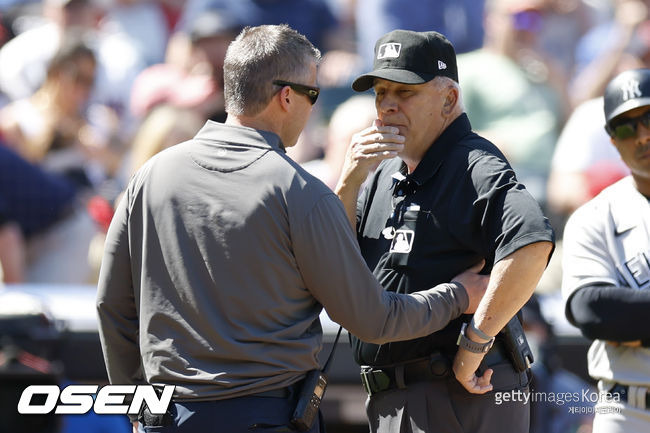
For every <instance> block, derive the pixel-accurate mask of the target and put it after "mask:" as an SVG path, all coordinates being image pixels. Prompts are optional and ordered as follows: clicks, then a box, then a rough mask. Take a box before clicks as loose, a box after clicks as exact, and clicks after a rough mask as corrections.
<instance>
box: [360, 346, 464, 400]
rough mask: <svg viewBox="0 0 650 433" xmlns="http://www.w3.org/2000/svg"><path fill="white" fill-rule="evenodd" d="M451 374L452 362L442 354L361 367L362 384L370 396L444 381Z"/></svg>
mask: <svg viewBox="0 0 650 433" xmlns="http://www.w3.org/2000/svg"><path fill="white" fill-rule="evenodd" d="M450 373H451V360H450V359H449V358H447V357H446V356H444V355H442V354H441V353H435V354H433V355H431V356H428V357H426V358H420V359H416V360H413V361H409V362H405V363H401V364H396V365H390V366H383V367H369V366H362V367H361V383H362V384H363V388H364V389H365V390H366V392H367V393H368V395H373V394H376V393H378V392H381V391H387V390H389V389H396V388H406V387H407V386H408V385H412V384H414V383H417V382H424V381H428V380H435V379H442V378H445V377H447V376H449V374H450Z"/></svg>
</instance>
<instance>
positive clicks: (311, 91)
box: [273, 80, 320, 105]
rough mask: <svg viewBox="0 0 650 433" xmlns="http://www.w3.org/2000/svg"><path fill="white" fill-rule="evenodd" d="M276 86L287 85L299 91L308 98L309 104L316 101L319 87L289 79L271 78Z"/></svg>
mask: <svg viewBox="0 0 650 433" xmlns="http://www.w3.org/2000/svg"><path fill="white" fill-rule="evenodd" d="M273 84H275V85H276V86H282V87H284V86H289V87H291V89H292V90H293V91H294V92H297V93H301V94H303V95H305V96H307V97H308V98H309V101H310V102H311V105H314V104H315V103H316V100H317V99H318V95H319V94H320V89H319V88H318V87H312V86H305V85H304V84H298V83H292V82H290V81H282V80H273Z"/></svg>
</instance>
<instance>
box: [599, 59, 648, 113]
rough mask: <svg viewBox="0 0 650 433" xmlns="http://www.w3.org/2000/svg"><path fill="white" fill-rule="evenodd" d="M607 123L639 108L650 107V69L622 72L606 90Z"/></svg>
mask: <svg viewBox="0 0 650 433" xmlns="http://www.w3.org/2000/svg"><path fill="white" fill-rule="evenodd" d="M604 99H605V122H606V124H607V125H609V123H610V122H611V121H612V119H614V118H615V117H616V116H619V115H621V114H623V113H625V112H626V111H630V110H632V109H634V108H637V107H643V106H645V105H650V69H634V70H630V71H625V72H621V73H620V74H618V75H617V76H616V77H614V78H613V79H612V81H610V82H609V84H608V85H607V87H606V88H605V96H604Z"/></svg>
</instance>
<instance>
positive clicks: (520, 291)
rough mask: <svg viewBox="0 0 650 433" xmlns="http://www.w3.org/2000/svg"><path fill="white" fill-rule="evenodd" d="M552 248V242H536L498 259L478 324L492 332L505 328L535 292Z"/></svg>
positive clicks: (484, 298) (475, 321) (477, 318)
mask: <svg viewBox="0 0 650 433" xmlns="http://www.w3.org/2000/svg"><path fill="white" fill-rule="evenodd" d="M552 248H553V244H552V243H551V242H536V243H533V244H529V245H526V246H525V247H522V248H520V249H518V250H517V251H515V252H514V253H512V254H510V255H508V256H507V257H505V258H504V259H503V260H501V261H499V262H498V263H495V265H494V267H493V269H492V273H491V274H490V283H489V285H488V289H487V291H486V293H485V296H484V297H483V299H482V300H481V303H480V304H479V306H478V308H477V310H476V313H474V324H475V326H476V327H477V328H479V329H480V330H481V331H483V332H484V333H486V334H488V335H492V336H493V335H496V334H498V333H499V331H501V329H503V327H504V326H505V325H506V324H507V323H508V321H509V320H510V319H511V318H512V317H513V316H514V315H515V314H516V313H517V311H519V309H520V308H521V307H522V306H523V305H524V304H525V303H526V301H528V299H529V298H530V297H531V295H532V294H533V291H534V290H535V287H536V286H537V283H538V282H539V279H540V278H541V276H542V273H543V272H544V269H545V268H546V264H547V263H548V256H549V254H550V253H551V250H552Z"/></svg>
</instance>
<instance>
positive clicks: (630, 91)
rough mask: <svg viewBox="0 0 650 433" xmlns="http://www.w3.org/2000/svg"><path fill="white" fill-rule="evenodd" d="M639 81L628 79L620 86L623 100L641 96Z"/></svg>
mask: <svg viewBox="0 0 650 433" xmlns="http://www.w3.org/2000/svg"><path fill="white" fill-rule="evenodd" d="M639 85H640V83H639V82H638V81H637V80H629V81H627V82H626V83H624V84H623V85H622V86H621V91H622V92H623V100H624V101H627V100H628V99H632V98H638V97H640V96H641V88H640V87H639Z"/></svg>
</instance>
